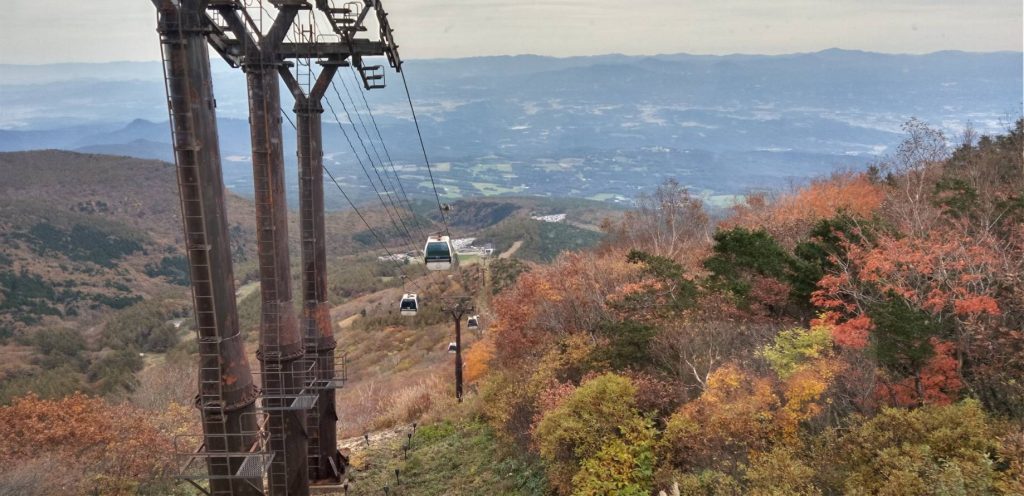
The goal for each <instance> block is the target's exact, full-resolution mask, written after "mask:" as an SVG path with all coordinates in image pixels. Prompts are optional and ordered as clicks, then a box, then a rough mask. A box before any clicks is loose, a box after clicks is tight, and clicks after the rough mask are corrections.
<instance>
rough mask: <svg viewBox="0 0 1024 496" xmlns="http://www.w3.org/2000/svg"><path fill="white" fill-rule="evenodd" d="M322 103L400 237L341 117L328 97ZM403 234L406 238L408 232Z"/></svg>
mask: <svg viewBox="0 0 1024 496" xmlns="http://www.w3.org/2000/svg"><path fill="white" fill-rule="evenodd" d="M324 103H326V104H327V108H328V109H330V111H331V114H332V115H333V116H334V122H335V123H337V124H338V129H340V130H341V134H342V135H343V136H344V137H345V141H347V142H348V146H349V148H351V149H352V154H353V155H355V157H356V161H357V162H358V163H359V167H360V168H361V169H362V170H363V174H364V175H366V180H367V181H369V182H370V187H371V188H373V191H374V193H376V194H377V199H378V200H379V201H380V204H381V207H383V208H384V212H385V213H386V214H387V216H388V218H389V219H390V220H391V225H392V226H393V227H394V228H395V232H396V233H397V234H398V235H399V236H400V237H401V236H402V235H403V231H402V229H401V228H400V227H398V222H397V221H395V217H394V215H392V214H391V210H390V209H388V207H387V204H386V203H384V198H383V197H382V196H381V194H380V191H379V190H378V189H377V185H376V184H374V182H373V179H372V178H371V177H370V171H368V170H367V169H366V164H364V163H363V159H361V158H360V157H359V153H358V152H356V147H355V144H353V143H352V139H351V138H350V137H349V135H348V132H347V131H345V127H344V126H342V124H341V119H340V118H339V117H338V113H337V112H336V111H335V110H334V104H332V103H331V100H330V99H329V98H324ZM404 234H405V236H406V237H407V238H408V233H404ZM407 241H411V238H409V239H407ZM413 246H415V245H413Z"/></svg>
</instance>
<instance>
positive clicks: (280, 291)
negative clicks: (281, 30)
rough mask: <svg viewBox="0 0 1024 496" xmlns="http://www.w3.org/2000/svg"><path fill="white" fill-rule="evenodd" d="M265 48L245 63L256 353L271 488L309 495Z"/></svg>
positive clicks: (298, 339)
mask: <svg viewBox="0 0 1024 496" xmlns="http://www.w3.org/2000/svg"><path fill="white" fill-rule="evenodd" d="M289 24H290V22H289ZM263 53H264V54H265V55H264V57H266V58H267V59H268V60H264V61H261V63H258V64H254V65H246V66H245V70H246V78H247V81H248V87H249V120H250V129H251V133H252V165H253V182H254V184H255V202H256V229H257V241H258V253H259V263H260V293H261V299H262V312H261V325H260V350H259V353H258V357H259V359H260V362H261V371H262V379H263V391H264V398H263V402H264V407H265V409H266V410H267V411H268V412H269V413H270V423H269V425H270V445H271V449H272V450H273V452H274V460H273V463H272V464H271V467H270V492H271V494H273V495H288V496H304V495H306V494H309V481H308V479H307V476H308V473H307V472H308V469H307V465H308V464H307V460H306V451H307V440H306V425H305V424H306V412H305V409H302V408H296V407H294V406H289V405H290V404H291V403H292V402H293V400H294V399H295V398H296V397H297V396H298V395H300V394H302V393H303V392H304V389H305V387H304V383H305V381H306V377H305V375H304V372H303V370H304V368H303V362H302V361H301V360H299V359H300V358H302V356H303V343H302V334H301V333H300V332H299V327H298V320H297V317H296V315H295V307H294V304H293V301H292V287H291V267H290V261H289V260H290V259H289V255H288V205H287V202H286V200H285V180H284V151H283V146H282V145H283V143H282V138H281V113H280V111H281V110H280V109H281V98H280V93H279V92H280V86H279V83H278V74H277V71H278V68H277V65H278V64H277V63H276V60H274V59H276V57H275V56H274V55H272V54H273V51H269V50H266V51H264V52H263Z"/></svg>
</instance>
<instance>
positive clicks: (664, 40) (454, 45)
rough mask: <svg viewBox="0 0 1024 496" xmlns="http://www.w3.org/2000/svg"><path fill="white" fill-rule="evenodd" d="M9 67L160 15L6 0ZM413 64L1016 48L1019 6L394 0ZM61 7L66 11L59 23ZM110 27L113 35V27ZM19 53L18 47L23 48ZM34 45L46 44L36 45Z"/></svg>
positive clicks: (131, 47)
mask: <svg viewBox="0 0 1024 496" xmlns="http://www.w3.org/2000/svg"><path fill="white" fill-rule="evenodd" d="M7 4H8V5H5V7H6V9H5V14H6V15H5V16H3V17H2V18H0V63H3V64H32V65H37V64H47V63H69V62H86V63H97V62H112V61H131V62H146V61H154V60H158V59H159V55H158V43H157V36H156V29H155V27H156V26H155V25H156V19H155V17H156V15H155V10H154V8H153V6H152V5H151V3H150V2H148V1H145V0H134V1H131V2H125V1H124V0H95V1H93V2H81V3H78V2H76V3H72V4H70V5H69V4H68V3H67V2H62V1H60V0H8V2H7ZM384 7H385V8H386V9H387V10H388V11H389V12H390V13H391V14H392V19H394V28H395V29H396V36H397V41H398V43H399V44H400V45H401V46H402V54H403V56H404V58H406V59H409V60H412V59H442V58H443V59H452V58H456V59H458V58H468V57H479V56H503V55H510V56H511V55H540V56H554V57H560V58H564V57H574V56H594V55H605V54H623V55H641V56H643V55H657V54H680V53H686V54H695V55H732V54H756V55H782V54H792V53H808V52H816V51H820V50H824V49H828V48H830V47H842V48H843V49H848V50H861V51H868V52H873V53H886V54H927V53H933V52H940V51H948V50H956V51H967V52H1000V51H1010V52H1018V51H1021V50H1022V38H1024V6H1022V4H1021V2H1019V1H1016V0H979V1H976V2H957V1H953V0H889V1H884V0H860V1H856V2H854V1H846V2H821V1H817V2H816V1H814V0H779V1H777V2H772V3H771V4H770V5H769V4H765V3H763V2H760V1H755V0H734V1H732V2H728V3H726V2H721V3H716V4H712V3H708V2H700V1H698V0H651V1H650V2H647V3H645V4H644V5H643V6H640V7H623V6H622V5H621V4H620V3H619V2H614V1H612V0H558V1H555V2H551V1H548V2H499V1H485V2H481V1H478V0H472V1H469V0H421V1H418V2H415V4H413V3H412V2H398V1H396V2H385V3H384ZM54 11H60V12H61V13H62V15H60V16H54V15H53V14H52V13H53V12H54ZM112 26H114V27H116V29H112ZM19 40H20V41H23V43H20V44H18V49H16V50H15V49H13V48H12V46H13V45H14V44H15V43H16V42H18V41H19ZM31 40H37V41H35V42H31Z"/></svg>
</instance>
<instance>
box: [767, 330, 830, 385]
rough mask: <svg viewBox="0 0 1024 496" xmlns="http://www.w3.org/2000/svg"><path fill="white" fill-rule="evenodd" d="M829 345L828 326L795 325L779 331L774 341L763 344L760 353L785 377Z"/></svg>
mask: <svg viewBox="0 0 1024 496" xmlns="http://www.w3.org/2000/svg"><path fill="white" fill-rule="evenodd" d="M831 346H832V331H831V329H829V328H828V327H825V326H814V327H811V328H810V329H804V328H800V327H797V328H794V329H789V330H785V331H780V332H779V334H778V335H776V336H775V341H774V342H773V343H772V344H769V345H767V346H765V347H764V348H763V349H762V350H761V352H760V355H761V356H762V357H764V359H765V360H767V361H768V365H770V366H771V367H772V370H774V371H775V373H776V374H778V375H779V377H780V378H782V379H786V378H788V377H789V376H790V375H792V374H793V372H796V370H797V369H798V368H799V367H800V366H801V365H802V364H804V363H807V362H808V361H810V360H813V359H815V358H818V357H820V356H822V355H823V354H824V353H826V352H827V351H828V350H829V348H830V347H831Z"/></svg>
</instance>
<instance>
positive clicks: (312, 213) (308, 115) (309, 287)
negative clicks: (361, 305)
mask: <svg viewBox="0 0 1024 496" xmlns="http://www.w3.org/2000/svg"><path fill="white" fill-rule="evenodd" d="M337 70H338V65H337V64H331V65H326V66H325V67H324V69H323V70H322V71H321V72H320V74H319V75H318V76H317V80H316V82H315V83H314V85H313V87H312V88H311V89H310V91H309V95H306V94H305V93H304V91H303V88H302V86H301V85H300V84H299V83H298V81H296V80H295V77H294V76H293V75H292V73H291V71H289V70H288V68H287V67H281V68H280V70H279V72H280V73H281V77H282V79H284V81H285V84H286V85H287V86H288V89H289V90H290V91H291V93H292V95H293V96H294V97H295V117H296V119H295V126H296V135H297V140H296V141H297V144H296V148H297V150H298V159H299V225H300V233H301V237H300V238H301V239H300V241H301V247H302V299H303V311H302V323H301V327H302V330H303V336H304V337H305V340H306V360H307V361H315V362H316V364H317V366H316V374H317V376H316V383H317V384H318V385H320V386H321V388H320V389H318V391H317V394H318V395H319V399H318V401H317V405H316V408H317V412H316V418H317V419H318V425H310V426H309V429H310V431H311V436H316V440H317V442H315V443H310V446H309V463H310V464H309V476H310V479H311V480H324V479H330V478H336V477H337V476H340V474H336V473H335V470H334V469H335V467H337V468H341V467H343V464H342V461H341V458H340V456H339V454H338V433H337V421H338V415H337V412H336V410H335V408H336V407H335V389H334V387H333V383H334V381H335V377H334V373H335V364H334V350H335V348H336V347H337V343H336V342H335V339H334V330H333V327H332V325H331V314H330V304H329V303H328V299H327V246H326V233H325V226H324V174H323V127H322V115H323V111H324V109H323V106H322V105H321V104H320V100H321V98H323V95H324V92H325V91H326V90H327V88H328V86H329V84H330V81H331V79H333V78H334V75H335V74H336V73H337ZM332 462H333V463H332Z"/></svg>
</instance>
